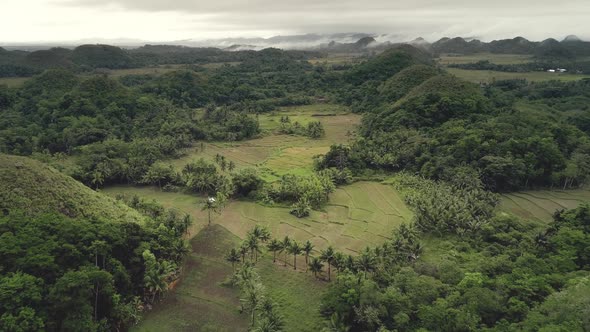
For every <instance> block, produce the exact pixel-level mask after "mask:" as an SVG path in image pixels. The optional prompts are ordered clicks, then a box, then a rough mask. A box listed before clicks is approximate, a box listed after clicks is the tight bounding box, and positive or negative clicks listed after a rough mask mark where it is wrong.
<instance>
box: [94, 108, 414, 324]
mask: <svg viewBox="0 0 590 332" xmlns="http://www.w3.org/2000/svg"><path fill="white" fill-rule="evenodd" d="M284 116H289V118H290V119H291V121H292V122H294V121H298V122H299V123H301V124H302V125H306V124H307V123H308V122H309V121H321V122H322V124H323V126H324V129H325V131H326V135H325V137H324V138H322V139H319V140H313V139H309V138H307V137H302V136H291V135H280V134H277V133H276V130H277V128H278V127H279V126H280V119H281V117H284ZM259 121H260V126H261V129H262V130H263V131H264V133H265V134H264V135H263V136H262V137H260V138H257V139H253V140H248V141H243V142H232V143H227V142H214V143H204V144H203V145H201V144H200V143H197V144H195V146H194V147H193V148H192V149H190V150H189V151H188V152H187V155H186V156H185V157H184V158H181V159H177V160H170V161H169V162H170V164H172V165H173V166H174V167H175V168H177V169H181V168H182V167H183V166H184V165H185V164H187V163H188V162H190V161H192V160H196V159H198V158H205V159H209V160H213V159H214V158H215V156H216V155H217V154H221V155H223V156H225V157H226V159H227V160H228V161H233V162H234V163H235V164H236V167H237V168H238V169H239V168H242V167H256V168H257V169H259V170H260V172H261V173H262V175H263V177H264V179H265V180H266V181H274V180H276V179H278V177H280V176H281V175H283V174H287V173H291V174H310V173H312V172H313V156H315V155H317V154H323V153H326V152H327V151H328V150H329V147H330V145H332V144H335V143H344V142H346V141H347V140H348V139H349V138H351V136H352V135H354V130H355V129H356V125H357V124H358V123H359V121H360V117H359V116H358V115H356V114H350V113H349V112H348V110H347V109H346V108H343V107H341V106H336V105H326V104H316V105H309V106H302V107H291V108H285V109H284V110H282V111H280V112H275V113H272V114H266V115H261V116H259ZM103 191H104V192H105V193H107V194H109V195H112V196H116V195H117V194H125V195H135V194H137V195H139V196H140V197H142V198H144V199H150V200H151V199H154V200H156V201H158V202H160V203H161V204H163V205H164V206H166V207H168V208H174V209H177V210H180V211H182V212H185V213H190V214H191V215H192V216H193V217H194V218H195V221H196V222H195V223H194V225H193V226H192V228H191V230H190V233H191V235H195V234H198V235H196V237H195V238H193V240H192V241H191V244H192V247H193V250H192V252H191V254H190V255H189V257H188V259H187V263H186V265H185V271H184V273H183V278H182V281H181V283H180V284H179V286H178V288H177V289H176V290H175V291H174V292H170V295H169V296H168V298H167V299H165V300H164V302H163V303H161V304H159V305H157V306H156V308H155V310H153V311H152V312H150V313H149V314H148V315H147V317H146V319H145V320H144V321H142V323H141V325H140V326H139V327H138V328H136V329H135V330H136V331H189V330H191V331H195V330H198V331H229V330H232V331H242V330H246V329H247V325H248V322H247V318H246V315H245V314H240V313H239V312H238V311H237V308H238V307H237V306H238V304H237V303H238V302H236V301H237V298H238V294H237V293H236V292H235V290H232V289H229V288H226V287H223V286H221V285H220V283H221V282H222V281H223V280H225V279H226V278H227V277H229V275H230V274H231V267H230V266H229V264H228V263H226V262H225V259H224V257H223V256H224V254H225V253H226V252H227V251H228V250H229V249H230V248H231V247H233V246H236V245H237V243H238V242H239V241H240V239H243V238H245V236H246V233H247V232H248V231H249V230H250V229H251V228H252V227H254V226H255V225H257V224H259V225H264V226H267V227H268V229H269V230H270V231H271V233H272V236H273V237H276V238H283V237H284V236H285V235H288V236H289V237H291V238H293V239H295V240H297V241H298V242H304V241H307V240H309V241H311V242H312V243H313V244H314V245H315V250H314V252H312V255H317V254H318V252H319V250H321V249H324V248H326V247H327V246H329V245H332V246H334V248H336V249H337V250H338V251H342V252H344V253H347V254H355V253H358V252H359V251H360V250H362V249H364V247H366V246H375V245H378V244H380V243H383V242H384V241H385V240H386V239H387V238H388V237H389V236H390V234H391V233H392V231H393V230H394V229H395V228H396V227H398V225H400V224H401V223H403V222H408V221H410V219H411V218H412V213H411V212H410V210H408V208H407V207H406V205H405V204H404V203H403V201H402V199H401V198H400V196H399V195H398V193H397V192H396V191H395V190H394V189H393V187H392V186H390V185H386V184H380V183H376V182H357V183H354V184H352V185H349V186H344V187H340V188H337V189H336V190H335V192H334V193H332V194H331V195H330V200H329V203H328V204H327V205H326V206H325V207H324V209H323V210H321V211H312V212H311V215H310V216H309V217H308V218H303V219H299V218H296V217H294V216H292V215H291V214H290V213H289V211H290V208H289V207H288V206H280V205H273V206H265V205H261V204H259V203H256V202H253V201H248V200H232V201H230V202H229V203H228V205H227V206H226V207H225V209H223V211H222V212H221V214H219V215H214V216H213V221H212V223H213V224H214V225H213V226H212V227H206V226H207V223H208V221H207V213H206V212H205V211H202V209H201V207H202V206H203V201H204V197H198V196H194V195H187V194H182V193H170V192H162V191H160V190H159V189H157V188H155V187H132V186H116V187H109V188H105V189H104V190H103ZM279 256H280V257H278V259H277V262H276V263H273V262H272V255H271V254H270V253H263V254H262V257H261V259H260V261H259V262H258V264H257V271H258V273H259V274H260V277H261V280H262V282H263V284H264V285H265V287H266V289H267V295H268V296H270V297H271V298H272V299H273V300H274V301H275V302H277V303H278V305H279V310H280V312H281V314H282V315H283V317H284V320H285V331H310V332H311V331H317V330H318V329H319V328H321V326H322V324H323V319H322V317H321V316H320V314H319V306H320V301H321V297H322V294H323V293H324V290H325V289H326V286H327V282H325V281H323V280H317V279H315V278H314V277H313V276H312V275H311V273H305V257H304V256H302V255H300V256H298V257H297V267H298V269H297V270H296V271H294V269H293V256H291V255H288V256H286V257H285V255H284V254H281V255H279ZM320 276H321V279H326V271H324V273H320Z"/></svg>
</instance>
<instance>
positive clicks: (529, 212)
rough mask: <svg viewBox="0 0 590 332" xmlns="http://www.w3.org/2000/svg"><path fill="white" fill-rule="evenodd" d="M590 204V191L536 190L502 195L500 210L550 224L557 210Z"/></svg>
mask: <svg viewBox="0 0 590 332" xmlns="http://www.w3.org/2000/svg"><path fill="white" fill-rule="evenodd" d="M582 203H590V190H588V189H578V190H535V191H524V192H515V193H510V194H504V195H502V200H501V203H500V209H501V210H503V211H506V212H510V213H513V214H515V215H517V216H519V217H521V218H523V219H533V220H537V221H541V222H550V221H551V220H552V216H553V213H554V212H555V211H556V210H561V209H572V208H576V207H577V206H578V205H580V204H582Z"/></svg>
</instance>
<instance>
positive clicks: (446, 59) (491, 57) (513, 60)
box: [436, 53, 532, 66]
mask: <svg viewBox="0 0 590 332" xmlns="http://www.w3.org/2000/svg"><path fill="white" fill-rule="evenodd" d="M436 60H437V61H438V63H439V64H441V65H443V66H447V65H450V64H465V63H473V62H478V61H486V60H487V61H489V62H491V63H495V64H499V65H510V64H520V63H527V62H531V61H532V56H531V55H525V54H494V53H477V54H469V55H450V54H443V55H441V57H440V58H438V59H436Z"/></svg>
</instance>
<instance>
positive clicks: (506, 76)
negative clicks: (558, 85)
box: [446, 68, 590, 83]
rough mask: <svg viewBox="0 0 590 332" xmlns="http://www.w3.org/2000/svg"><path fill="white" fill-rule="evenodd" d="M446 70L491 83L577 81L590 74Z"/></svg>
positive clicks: (458, 75) (460, 76) (480, 81)
mask: <svg viewBox="0 0 590 332" xmlns="http://www.w3.org/2000/svg"><path fill="white" fill-rule="evenodd" d="M446 70H447V71H448V72H449V73H451V74H453V75H455V76H457V77H459V78H461V79H464V80H466V81H469V82H473V83H491V82H493V81H499V80H515V79H524V80H527V81H530V82H539V81H551V80H558V81H577V80H581V79H585V78H590V75H583V74H568V73H564V74H560V73H548V72H543V71H533V72H526V73H509V72H503V71H493V70H468V69H458V68H446Z"/></svg>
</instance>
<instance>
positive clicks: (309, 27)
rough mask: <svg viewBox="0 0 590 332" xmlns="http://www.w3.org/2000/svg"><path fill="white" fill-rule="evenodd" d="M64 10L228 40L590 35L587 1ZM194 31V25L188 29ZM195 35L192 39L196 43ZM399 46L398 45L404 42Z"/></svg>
mask: <svg viewBox="0 0 590 332" xmlns="http://www.w3.org/2000/svg"><path fill="white" fill-rule="evenodd" d="M53 1H56V2H55V3H58V4H60V5H61V6H69V7H93V8H113V7H114V8H121V9H124V10H131V11H143V12H151V13H158V12H177V13H179V14H182V15H192V16H194V20H195V22H198V23H199V24H201V25H202V24H203V23H206V24H207V25H208V26H209V29H211V31H216V32H227V34H228V36H231V35H236V34H237V35H240V34H241V35H243V34H247V33H249V32H256V31H269V32H277V33H283V34H290V33H310V32H318V33H335V32H347V31H359V32H371V33H376V34H393V35H397V36H407V37H412V38H413V37H417V36H423V37H425V38H430V39H436V38H440V37H442V36H457V35H461V36H475V37H479V38H482V39H485V40H490V39H494V38H508V37H513V36H516V35H522V36H525V37H527V38H531V39H543V38H545V37H550V36H551V37H557V38H558V37H562V36H564V35H567V34H572V33H573V34H578V35H580V36H582V37H590V36H587V35H585V33H586V34H588V33H587V31H590V20H588V19H587V17H590V1H588V0H569V1H566V2H567V3H566V4H564V3H556V2H555V1H554V0H494V1H488V0H486V1H481V0H327V1H317V0H300V1H281V0H247V1H246V0H238V1H236V0H216V1H211V0H207V1H203V0H174V1H171V0H169V1H162V0H53ZM189 25H190V24H189ZM199 33H200V32H199V31H195V38H199V36H198V35H199ZM400 38H401V37H400Z"/></svg>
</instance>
